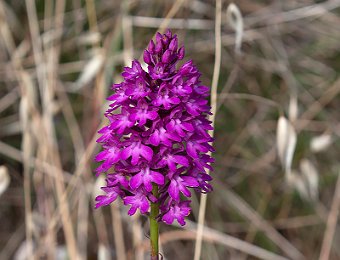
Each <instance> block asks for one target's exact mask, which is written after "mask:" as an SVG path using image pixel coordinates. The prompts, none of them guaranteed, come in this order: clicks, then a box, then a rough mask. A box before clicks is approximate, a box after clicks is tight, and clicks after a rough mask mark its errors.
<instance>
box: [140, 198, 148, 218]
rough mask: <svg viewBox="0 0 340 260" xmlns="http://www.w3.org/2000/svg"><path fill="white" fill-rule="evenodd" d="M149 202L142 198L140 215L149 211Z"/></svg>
mask: <svg viewBox="0 0 340 260" xmlns="http://www.w3.org/2000/svg"><path fill="white" fill-rule="evenodd" d="M149 206H150V205H149V202H148V200H147V199H146V198H143V199H142V204H141V206H140V212H141V213H142V214H145V213H146V212H147V211H148V210H149Z"/></svg>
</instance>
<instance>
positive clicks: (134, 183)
mask: <svg viewBox="0 0 340 260" xmlns="http://www.w3.org/2000/svg"><path fill="white" fill-rule="evenodd" d="M141 184H142V176H141V174H140V173H137V174H136V175H135V176H132V178H131V179H130V187H131V188H132V189H133V190H135V189H137V188H138V187H139V186H140V185H141Z"/></svg>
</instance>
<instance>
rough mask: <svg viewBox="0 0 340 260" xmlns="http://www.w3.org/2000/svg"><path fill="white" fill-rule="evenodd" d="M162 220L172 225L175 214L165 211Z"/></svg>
mask: <svg viewBox="0 0 340 260" xmlns="http://www.w3.org/2000/svg"><path fill="white" fill-rule="evenodd" d="M162 220H163V221H164V222H165V223H166V224H168V225H171V224H172V223H173V222H174V220H175V217H174V215H173V214H172V213H171V212H167V213H165V214H164V215H163V217H162Z"/></svg>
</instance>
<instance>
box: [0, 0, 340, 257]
mask: <svg viewBox="0 0 340 260" xmlns="http://www.w3.org/2000/svg"><path fill="white" fill-rule="evenodd" d="M219 1H220V0H217V3H215V1H203V0H173V1H172V0H168V1H156V0H142V1H136V0H129V1H109V0H98V1H95V0H85V1H83V0H68V1H66V0H56V1H53V0H45V1H43V0H37V1H34V0H25V1H20V0H12V1H3V0H1V1H0V196H1V197H0V223H1V226H0V250H1V251H0V259H148V223H147V221H146V218H145V217H138V216H136V217H134V218H131V217H128V216H127V214H126V209H125V208H124V207H123V206H122V205H121V203H114V205H112V207H111V208H110V207H107V208H105V209H98V210H94V205H93V201H94V196H95V195H96V194H98V193H99V187H100V185H101V182H102V181H103V179H102V178H94V174H93V169H94V168H95V167H96V165H95V164H94V162H93V156H94V154H95V153H96V152H98V149H99V146H98V145H96V143H95V140H96V131H97V129H98V128H99V125H100V124H101V123H102V122H101V121H102V120H103V111H105V108H106V107H107V102H106V101H105V98H106V97H107V96H108V95H109V93H110V92H111V90H110V85H111V84H112V83H113V82H115V83H117V82H120V81H121V77H120V73H121V71H122V67H123V66H126V65H130V63H131V60H132V59H134V58H139V57H140V56H141V54H142V50H143V49H144V48H145V47H146V46H147V44H148V41H149V40H150V39H151V38H152V37H153V36H154V34H155V32H156V31H157V30H164V29H165V28H171V29H172V31H173V32H174V33H176V34H178V36H179V39H180V43H181V44H184V45H185V47H186V59H193V60H194V63H195V64H196V65H197V67H198V68H199V69H200V71H201V72H202V74H203V76H202V81H203V83H204V84H207V85H211V84H212V82H211V81H212V78H213V74H214V62H215V58H216V50H215V46H221V52H220V54H218V53H217V54H218V55H220V57H221V63H220V64H218V69H219V71H220V73H219V77H218V95H217V100H216V103H215V105H216V107H217V113H216V118H215V143H214V146H215V148H216V153H214V157H215V159H216V162H215V164H214V168H215V170H214V172H213V173H212V174H213V177H214V181H213V185H214V192H213V193H211V194H209V195H208V197H207V209H206V213H205V218H204V219H205V221H204V225H205V228H204V232H203V245H202V246H203V247H202V251H201V253H200V256H201V257H200V258H201V259H340V247H339V245H340V232H339V222H338V212H339V205H340V181H339V180H338V181H337V179H339V172H340V165H339V159H340V142H339V135H340V122H339V119H340V94H339V92H340V77H339V76H340V75H339V69H340V43H339V42H340V8H339V7H340V1H339V0H328V1H311V0H301V1H297V0H286V1H279V0H266V1H260V0H258V1H251V0H237V1H233V2H234V4H235V5H236V7H237V8H238V9H239V10H240V12H241V13H242V16H243V18H242V17H241V20H240V19H237V15H235V14H236V13H233V14H232V15H231V16H230V17H231V19H232V21H234V22H236V23H237V24H238V25H240V22H242V23H243V28H241V29H242V30H241V31H239V32H241V33H242V36H243V37H242V45H241V46H240V45H237V46H238V47H239V48H240V50H241V52H238V51H236V52H235V40H236V38H235V30H234V27H233V26H232V23H231V22H230V21H229V22H228V19H227V9H228V6H229V4H230V3H231V1H222V2H221V6H220V7H218V8H217V9H216V6H219V5H218V2H219ZM216 4H217V5H216ZM216 14H217V15H221V26H219V25H218V24H217V26H216V24H215V17H216ZM235 19H236V20H235ZM216 32H220V33H221V38H220V39H218V37H216V35H217V34H216ZM239 32H238V33H239ZM236 34H237V33H236ZM216 41H217V44H216ZM219 44H220V45H219ZM236 49H237V48H236ZM215 70H216V67H215ZM280 116H281V117H283V116H285V118H287V120H288V121H287V122H289V124H288V128H285V129H283V130H282V129H281V130H282V131H285V132H286V133H287V136H288V137H290V138H293V137H294V135H295V134H294V133H296V137H297V144H296V149H295V151H294V154H293V157H292V166H291V169H286V170H285V169H284V167H282V164H281V163H280V159H279V157H278V155H277V146H278V145H279V146H280V145H281V146H282V145H283V146H285V145H287V144H289V141H287V142H286V139H282V138H281V142H277V126H278V119H279V117H280ZM287 129H288V130H287ZM289 129H290V130H289ZM288 139H289V138H288ZM288 139H287V140H288ZM290 140H291V139H290ZM282 143H283V144H282ZM292 147H293V150H294V145H292ZM287 157H289V155H287V154H286V155H285V156H284V158H283V159H284V160H285V159H287ZM281 159H282V158H281ZM288 160H289V158H288ZM199 201H200V196H199V195H198V194H195V195H194V196H193V212H192V214H191V215H190V216H189V217H188V224H187V226H186V227H185V229H182V228H179V227H175V226H173V227H171V226H170V227H168V226H166V225H161V252H162V255H163V257H164V259H184V260H185V259H194V251H195V240H196V239H197V235H196V233H197V232H196V231H197V224H196V223H197V221H198V212H199ZM196 257H198V256H197V255H196ZM280 257H281V258H280Z"/></svg>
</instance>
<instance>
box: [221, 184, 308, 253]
mask: <svg viewBox="0 0 340 260" xmlns="http://www.w3.org/2000/svg"><path fill="white" fill-rule="evenodd" d="M215 186H216V189H217V190H218V191H219V192H220V193H221V196H220V198H222V199H223V200H224V201H225V202H227V203H228V204H229V205H230V206H232V207H234V208H235V209H236V210H237V211H238V212H239V213H240V214H241V215H242V216H243V217H244V218H245V219H247V220H249V221H250V222H251V223H252V224H253V226H254V227H256V228H258V229H259V230H261V231H263V232H264V233H265V234H266V235H267V236H268V238H270V239H271V241H272V242H273V243H275V244H276V245H277V246H278V247H279V248H280V249H281V250H282V251H283V252H284V253H285V254H286V255H287V256H289V258H291V259H304V256H303V255H302V254H301V252H299V251H298V250H297V249H296V248H295V247H294V246H293V245H292V244H291V243H290V242H289V241H288V240H287V239H286V238H285V237H283V236H282V235H281V234H280V233H279V232H278V231H277V230H276V229H275V228H273V227H272V226H271V225H270V224H269V223H268V222H267V221H266V220H264V219H263V218H262V217H261V216H260V215H259V214H258V213H257V212H256V211H255V210H254V209H252V208H251V207H250V206H249V205H248V204H247V202H245V201H244V200H243V199H242V198H241V197H239V196H238V195H237V194H235V193H234V192H232V191H231V190H229V189H228V188H227V187H224V186H221V185H220V184H215Z"/></svg>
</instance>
